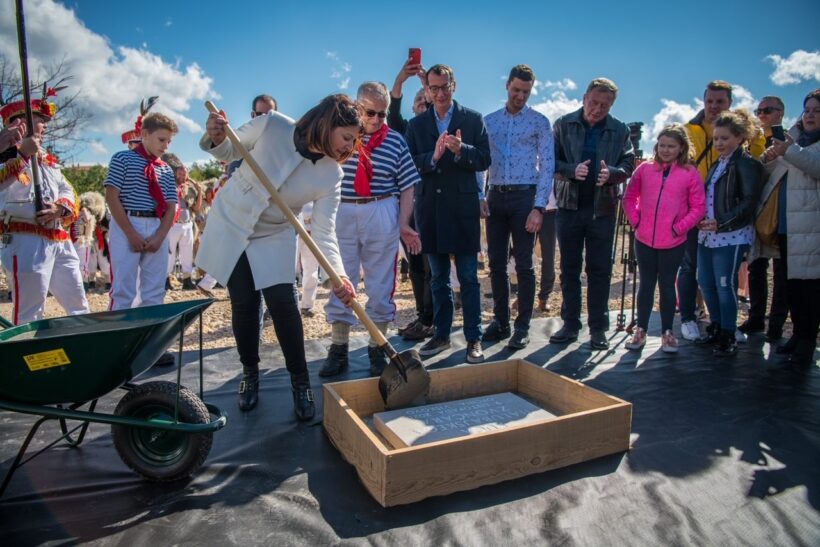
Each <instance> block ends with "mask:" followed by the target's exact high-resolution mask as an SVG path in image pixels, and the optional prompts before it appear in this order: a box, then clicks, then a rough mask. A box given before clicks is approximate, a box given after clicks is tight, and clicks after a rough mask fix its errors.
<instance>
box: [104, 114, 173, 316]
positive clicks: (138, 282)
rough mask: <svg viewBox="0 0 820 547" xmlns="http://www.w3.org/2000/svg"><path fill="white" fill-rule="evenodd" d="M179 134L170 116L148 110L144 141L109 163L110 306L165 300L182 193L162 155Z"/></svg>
mask: <svg viewBox="0 0 820 547" xmlns="http://www.w3.org/2000/svg"><path fill="white" fill-rule="evenodd" d="M176 133H177V124H176V123H175V122H174V121H173V120H172V119H171V118H169V117H168V116H165V115H163V114H159V113H153V114H149V115H148V116H146V117H145V118H144V119H143V120H142V128H141V134H142V143H141V144H139V145H138V146H136V147H135V148H134V149H133V150H123V151H121V152H117V153H116V154H114V156H113V157H112V158H111V161H110V162H109V164H108V178H106V180H105V201H106V203H107V204H108V208H109V210H110V211H111V218H112V220H113V222H111V226H110V229H109V250H110V258H111V292H110V297H111V302H110V304H109V309H111V310H120V309H127V308H132V307H138V306H151V305H155V304H162V300H163V299H164V298H165V277H166V269H167V266H168V240H167V236H168V230H170V229H171V225H172V224H173V223H174V213H175V211H176V202H177V194H176V182H175V179H174V172H173V170H172V169H171V168H170V167H169V166H168V165H167V164H166V163H164V162H163V161H162V160H160V159H159V158H160V156H162V154H164V153H165V151H166V150H167V149H168V147H169V146H170V144H171V140H172V139H173V137H174V135H176Z"/></svg>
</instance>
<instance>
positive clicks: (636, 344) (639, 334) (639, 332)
mask: <svg viewBox="0 0 820 547" xmlns="http://www.w3.org/2000/svg"><path fill="white" fill-rule="evenodd" d="M645 345H646V331H645V330H643V329H642V328H641V327H636V328H635V334H634V335H632V340H630V341H629V342H627V343H626V344H624V347H625V348H626V349H632V350H637V349H643V347H644V346H645Z"/></svg>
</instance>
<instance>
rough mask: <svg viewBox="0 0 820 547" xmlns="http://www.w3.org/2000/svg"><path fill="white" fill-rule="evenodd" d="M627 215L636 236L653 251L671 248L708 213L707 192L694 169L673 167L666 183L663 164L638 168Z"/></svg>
mask: <svg viewBox="0 0 820 547" xmlns="http://www.w3.org/2000/svg"><path fill="white" fill-rule="evenodd" d="M623 207H624V212H625V213H626V218H627V219H629V223H630V224H632V226H633V227H634V228H635V237H636V238H637V239H638V241H640V242H641V243H643V244H644V245H648V246H649V247H652V248H653V249H671V248H672V247H677V246H678V245H681V244H682V243H684V242H685V241H686V233H687V232H688V231H689V230H690V229H692V228H694V227H695V226H696V225H697V223H698V222H699V221H700V220H701V219H703V216H704V215H705V214H706V192H705V190H704V188H703V181H702V180H701V178H700V174H698V170H697V169H695V168H694V167H681V166H679V165H677V164H674V165H672V167H671V170H670V171H669V175H668V176H667V177H666V180H664V177H663V169H660V165H659V164H657V163H655V162H653V161H647V162H645V163H642V164H641V165H639V166H638V168H637V169H636V170H635V172H634V173H633V174H632V179H630V181H629V185H628V186H627V187H626V193H625V194H624V204H623Z"/></svg>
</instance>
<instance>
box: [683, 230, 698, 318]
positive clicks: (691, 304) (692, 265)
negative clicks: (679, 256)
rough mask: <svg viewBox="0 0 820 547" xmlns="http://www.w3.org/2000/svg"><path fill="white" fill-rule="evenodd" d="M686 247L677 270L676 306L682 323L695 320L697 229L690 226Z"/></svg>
mask: <svg viewBox="0 0 820 547" xmlns="http://www.w3.org/2000/svg"><path fill="white" fill-rule="evenodd" d="M685 245H686V249H685V251H684V253H683V260H682V261H681V264H680V271H678V307H679V308H680V320H681V322H682V323H685V322H686V321H694V320H695V307H696V300H697V296H698V278H697V269H698V229H697V228H692V229H691V230H689V233H687V234H686V243H685Z"/></svg>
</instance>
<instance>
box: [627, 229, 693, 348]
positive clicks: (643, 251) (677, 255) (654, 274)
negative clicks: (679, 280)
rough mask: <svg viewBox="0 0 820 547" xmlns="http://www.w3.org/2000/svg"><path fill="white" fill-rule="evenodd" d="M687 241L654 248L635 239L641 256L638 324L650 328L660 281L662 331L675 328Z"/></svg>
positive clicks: (636, 247) (636, 253)
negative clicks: (677, 288)
mask: <svg viewBox="0 0 820 547" xmlns="http://www.w3.org/2000/svg"><path fill="white" fill-rule="evenodd" d="M685 248H686V244H685V243H681V244H680V245H678V246H677V247H672V248H671V249H653V248H652V247H650V246H649V245H645V244H643V243H641V242H640V241H638V240H637V239H636V240H635V258H637V259H638V276H639V277H640V280H641V282H640V285H639V286H638V326H639V327H641V328H642V329H643V330H646V329H647V328H649V316H650V315H651V314H652V305H653V304H654V301H655V284H656V283H657V285H658V292H659V293H660V305H661V332H666V331H667V330H670V329H671V328H672V321H673V320H674V319H675V274H677V273H678V267H679V266H680V263H681V260H682V259H683V253H684V250H685Z"/></svg>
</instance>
